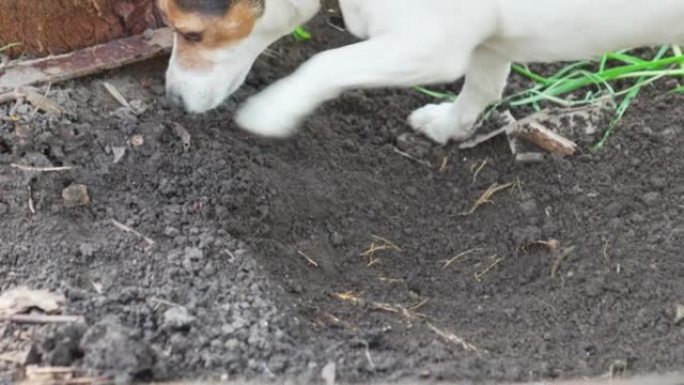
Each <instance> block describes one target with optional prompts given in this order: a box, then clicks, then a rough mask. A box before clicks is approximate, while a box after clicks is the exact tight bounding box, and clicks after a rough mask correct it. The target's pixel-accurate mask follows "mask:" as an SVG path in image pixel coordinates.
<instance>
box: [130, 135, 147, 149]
mask: <svg viewBox="0 0 684 385" xmlns="http://www.w3.org/2000/svg"><path fill="white" fill-rule="evenodd" d="M131 144H132V145H133V147H140V146H142V145H143V144H145V138H143V136H142V135H133V136H132V137H131Z"/></svg>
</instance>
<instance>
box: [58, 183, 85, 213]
mask: <svg viewBox="0 0 684 385" xmlns="http://www.w3.org/2000/svg"><path fill="white" fill-rule="evenodd" d="M62 199H63V200H64V203H65V204H66V206H67V207H76V206H87V205H89V204H90V195H89V194H88V187H86V185H83V184H72V185H70V186H68V187H67V188H65V189H64V190H62Z"/></svg>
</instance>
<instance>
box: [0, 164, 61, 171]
mask: <svg viewBox="0 0 684 385" xmlns="http://www.w3.org/2000/svg"><path fill="white" fill-rule="evenodd" d="M10 167H12V168H16V169H19V170H22V171H32V172H58V171H69V170H73V169H74V168H73V167H71V166H62V167H35V166H24V165H22V164H17V163H12V164H10Z"/></svg>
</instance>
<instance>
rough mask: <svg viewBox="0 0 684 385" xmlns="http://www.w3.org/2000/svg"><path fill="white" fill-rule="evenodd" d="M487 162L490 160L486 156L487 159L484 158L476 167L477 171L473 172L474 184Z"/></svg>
mask: <svg viewBox="0 0 684 385" xmlns="http://www.w3.org/2000/svg"><path fill="white" fill-rule="evenodd" d="M487 162H489V158H485V160H483V161H482V163H480V165H479V166H478V167H477V168H476V169H475V172H474V173H473V184H475V182H477V176H478V175H480V172H481V171H482V170H483V169H484V168H485V166H486V165H487Z"/></svg>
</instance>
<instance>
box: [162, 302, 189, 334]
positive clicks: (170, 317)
mask: <svg viewBox="0 0 684 385" xmlns="http://www.w3.org/2000/svg"><path fill="white" fill-rule="evenodd" d="M194 321H195V317H193V316H192V315H190V313H189V312H188V309H186V308H184V307H172V308H170V309H169V310H167V311H166V312H164V323H163V325H162V328H163V329H166V330H188V329H190V326H191V325H192V323H193V322H194Z"/></svg>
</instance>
